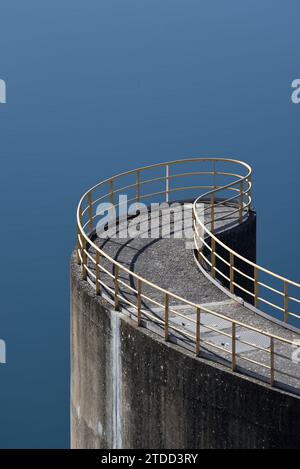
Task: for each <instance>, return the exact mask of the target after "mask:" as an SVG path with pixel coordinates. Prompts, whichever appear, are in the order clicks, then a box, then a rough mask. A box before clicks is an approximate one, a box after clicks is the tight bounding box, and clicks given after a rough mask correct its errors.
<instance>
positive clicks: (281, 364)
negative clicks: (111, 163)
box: [76, 158, 300, 389]
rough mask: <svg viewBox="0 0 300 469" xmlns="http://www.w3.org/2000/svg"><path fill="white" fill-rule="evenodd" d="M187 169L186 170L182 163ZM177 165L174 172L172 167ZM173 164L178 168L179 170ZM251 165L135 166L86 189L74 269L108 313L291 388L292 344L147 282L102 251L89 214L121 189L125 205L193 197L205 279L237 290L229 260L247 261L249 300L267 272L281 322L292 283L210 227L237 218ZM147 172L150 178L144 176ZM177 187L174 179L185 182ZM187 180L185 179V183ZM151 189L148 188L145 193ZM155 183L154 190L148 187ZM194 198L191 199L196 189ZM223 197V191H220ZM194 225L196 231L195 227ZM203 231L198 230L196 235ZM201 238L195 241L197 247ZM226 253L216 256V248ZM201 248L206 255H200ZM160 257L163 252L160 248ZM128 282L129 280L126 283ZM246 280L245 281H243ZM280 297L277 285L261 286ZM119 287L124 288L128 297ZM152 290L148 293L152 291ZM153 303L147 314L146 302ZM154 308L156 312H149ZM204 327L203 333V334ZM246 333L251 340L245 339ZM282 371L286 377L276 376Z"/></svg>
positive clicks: (243, 208)
mask: <svg viewBox="0 0 300 469" xmlns="http://www.w3.org/2000/svg"><path fill="white" fill-rule="evenodd" d="M190 166H192V170H190V169H189V167H190ZM178 168H179V172H178ZM181 168H183V169H182V170H181ZM251 173H252V171H251V168H250V167H249V166H248V165H247V164H245V163H242V162H240V161H236V160H232V159H224V158H213V159H212V158H191V159H184V160H176V161H171V162H166V163H160V164H155V165H151V166H147V167H141V168H137V169H135V170H131V171H127V172H124V173H121V174H118V175H116V176H114V177H111V178H108V179H106V180H104V181H102V182H100V183H99V184H97V185H95V186H93V187H92V188H91V189H89V190H88V191H87V192H86V193H85V194H84V195H83V196H82V198H81V200H80V202H79V205H78V209H77V249H76V252H77V261H78V264H79V265H80V266H81V269H82V278H83V280H88V281H89V282H90V283H91V284H92V285H93V286H94V288H95V291H96V294H97V295H103V296H105V297H106V298H107V299H108V300H109V301H111V302H112V303H113V305H114V308H115V310H120V309H122V310H123V309H124V310H125V309H126V310H128V311H130V314H131V316H132V317H133V318H134V319H135V320H136V322H137V325H138V326H140V327H142V326H143V325H145V321H151V322H153V323H154V324H156V325H157V327H158V330H160V331H161V333H162V334H163V337H164V339H165V340H166V341H168V340H172V337H173V336H174V335H176V336H177V337H179V338H181V339H184V342H185V343H188V344H189V347H193V349H194V353H195V354H196V355H197V356H200V355H201V356H202V355H203V356H205V357H208V358H209V359H213V360H217V361H219V360H221V361H222V363H224V364H226V365H228V366H230V367H231V369H232V370H233V371H235V372H240V373H246V374H248V373H253V372H254V373H255V376H257V377H258V378H259V379H261V380H263V381H268V382H269V383H270V384H271V385H272V386H282V383H283V384H286V380H288V382H290V381H291V380H292V383H293V386H292V387H293V388H295V389H296V388H298V385H299V383H300V381H299V379H300V376H299V377H298V376H296V374H295V372H294V370H293V369H292V371H290V367H292V366H293V365H292V358H291V355H292V350H293V348H294V341H293V340H291V339H289V338H285V337H280V336H278V335H275V334H272V333H270V332H268V331H264V330H261V329H259V328H256V327H253V326H251V325H249V324H247V323H245V322H241V321H238V320H235V319H234V318H230V317H228V316H226V315H224V314H220V313H219V312H216V311H214V310H212V309H211V308H207V307H205V306H203V305H201V304H197V303H195V302H193V301H189V300H188V299H187V298H183V297H181V296H179V295H177V294H175V293H173V292H172V291H170V290H167V289H164V288H162V287H160V286H159V285H156V284H155V283H153V282H150V281H149V280H147V278H144V277H142V276H140V275H138V274H137V273H135V272H134V271H133V270H131V269H130V268H128V267H126V265H123V264H122V263H121V262H118V261H117V260H116V259H115V258H114V257H112V256H110V255H109V254H108V253H107V252H106V251H105V249H104V248H103V247H101V246H99V245H98V244H97V243H96V240H95V230H96V225H97V219H98V217H99V215H98V213H97V205H98V204H99V203H103V202H110V203H112V204H114V205H113V206H114V207H118V206H119V204H118V203H117V200H116V197H117V196H118V195H119V194H124V193H126V194H128V196H129V199H128V202H131V201H132V202H134V201H136V202H139V201H141V200H144V201H145V202H148V203H150V202H152V201H153V199H155V200H157V199H158V200H162V201H167V202H170V201H171V198H172V196H173V195H174V194H176V195H177V194H178V193H181V194H182V195H183V197H184V199H185V200H186V199H189V200H190V199H191V198H192V200H194V201H195V202H194V204H193V225H194V234H195V245H196V249H197V251H198V255H199V258H200V259H202V261H203V263H204V264H205V265H206V267H207V265H209V266H210V269H211V274H212V276H214V277H215V276H216V274H218V275H225V276H226V279H225V280H226V281H228V284H229V288H230V291H231V292H232V293H233V292H235V291H236V289H238V288H243V287H242V285H241V284H238V283H237V280H236V275H237V273H238V274H239V275H242V276H243V275H248V274H245V273H244V272H243V270H242V269H241V268H239V269H237V267H236V265H235V263H236V259H239V260H240V261H242V262H244V263H246V264H247V266H248V265H250V267H251V268H253V269H254V276H253V277H251V275H248V277H249V279H250V281H252V282H253V285H254V291H251V289H249V290H247V294H250V296H252V295H254V299H255V304H256V305H258V302H259V301H262V296H261V294H259V287H262V286H264V287H265V286H266V284H263V283H262V282H261V281H260V279H259V278H258V273H259V272H265V273H267V274H268V275H269V276H270V277H271V278H276V279H279V280H280V281H282V282H283V285H284V289H283V298H284V307H283V312H284V317H285V320H287V319H288V316H289V315H291V314H292V313H291V312H289V310H288V302H289V301H291V300H295V299H296V298H294V297H290V296H289V294H288V288H287V287H288V286H289V285H291V284H292V285H294V286H297V287H299V284H296V283H294V282H291V281H289V280H287V279H285V278H283V277H280V276H278V275H276V274H274V273H272V272H270V271H268V270H267V269H264V268H262V267H260V266H258V265H256V264H255V263H253V262H250V261H248V260H247V259H245V258H244V257H242V256H240V255H239V254H238V253H237V252H235V251H233V250H232V249H230V248H229V247H227V246H226V245H225V244H224V243H223V242H222V241H221V240H220V239H218V237H217V236H218V235H217V231H218V225H219V224H220V223H221V224H224V221H225V223H226V220H227V219H229V220H231V221H232V218H234V221H235V223H241V222H243V221H244V220H245V219H246V218H247V215H248V214H249V212H250V210H251V187H252V185H251ZM147 176H150V177H148V178H147ZM186 179H188V181H189V182H188V183H186V182H183V183H182V184H180V185H178V181H185V180H186ZM191 180H192V181H191ZM148 187H152V191H151V189H150V191H147V188H148ZM154 188H155V189H154ZM201 191H202V195H201V196H200V197H199V193H201ZM225 194H229V196H225ZM200 202H203V204H204V205H203V206H202V207H203V208H202V210H203V211H205V213H206V212H208V213H209V218H208V221H207V220H205V218H204V222H203V220H202V219H201V216H200V215H201V214H199V209H198V207H199V203H200ZM223 207H225V208H226V209H227V208H228V207H229V208H230V211H229V212H225V214H222V213H221V212H220V210H219V211H218V209H222V208H223ZM201 230H202V231H201ZM200 231H201V233H204V234H203V235H201V233H200ZM200 242H201V246H200ZM220 247H221V248H222V252H224V251H225V252H226V253H227V254H228V260H227V259H226V256H220V253H219V250H220V249H219V248H220ZM205 249H206V250H207V252H208V253H207V252H205ZM166 255H167V253H166ZM219 262H223V263H224V264H225V266H226V267H227V268H228V269H229V276H227V275H226V274H224V270H223V271H222V270H221V269H220V268H218V263H219ZM126 278H129V279H130V282H129V281H127V280H126ZM249 279H248V280H249ZM269 288H271V289H272V290H274V291H275V292H276V293H278V294H280V295H281V292H279V290H278V291H277V289H275V288H273V287H271V286H269ZM125 292H128V293H130V296H128V295H126V293H125ZM154 293H155V294H154ZM149 304H151V305H153V307H155V308H156V312H154V311H153V309H151V308H150V307H149V306H148V305H149ZM178 306H180V307H182V306H185V307H186V308H189V310H190V312H191V314H189V315H188V316H187V315H184V314H182V310H181V309H180V308H179V307H178ZM157 310H158V311H159V314H158V313H157ZM207 317H210V318H215V320H219V321H223V322H224V321H225V322H226V324H227V325H228V327H227V328H226V330H224V331H222V336H224V337H225V340H226V341H227V342H226V343H225V344H223V343H222V344H219V343H217V342H216V341H215V340H214V338H213V335H214V334H220V330H219V329H218V328H217V327H216V326H215V325H214V324H211V323H208V322H207ZM176 318H180V319H184V321H185V323H188V324H189V328H187V327H182V326H181V325H180V321H177V322H176V321H175V320H174V319H176ZM203 331H205V332H203ZM253 337H254V338H253ZM241 344H243V345H244V346H246V347H248V349H249V347H250V349H251V352H252V355H251V356H250V355H249V354H248V355H247V354H246V353H242V352H241V353H239V351H238V348H239V346H240V345H241ZM283 376H285V377H286V380H285V379H283V378H282V377H283Z"/></svg>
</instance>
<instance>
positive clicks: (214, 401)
mask: <svg viewBox="0 0 300 469" xmlns="http://www.w3.org/2000/svg"><path fill="white" fill-rule="evenodd" d="M71 292H72V293H71V300H72V353H71V356H72V447H73V448H113V447H123V448H149V449H153V448H157V449H158V448H162V449H167V448H299V447H300V433H299V428H300V399H299V398H298V397H296V396H292V395H289V394H287V393H285V392H281V391H279V390H276V389H272V388H270V387H269V386H267V385H264V384H262V383H259V382H257V381H256V380H254V379H250V378H246V377H241V376H240V375H237V374H234V373H232V372H231V371H230V370H228V369H226V368H224V367H223V366H222V365H219V364H215V363H212V362H210V361H207V360H205V359H203V358H195V357H194V356H193V355H192V354H191V353H190V352H189V351H186V350H183V349H182V348H179V347H177V346H176V345H173V344H171V343H165V342H163V341H162V339H160V338H159V337H158V336H157V335H153V334H152V333H150V332H149V331H147V330H146V329H144V328H138V327H137V326H136V323H135V322H133V321H131V320H130V319H129V318H128V317H127V316H125V315H122V314H121V313H117V312H114V311H111V306H110V305H109V304H108V303H106V302H105V301H104V300H103V299H102V298H97V297H95V294H94V290H93V289H92V288H91V287H90V286H89V285H88V283H87V282H83V281H81V280H80V271H79V269H78V267H77V265H76V261H75V258H74V257H73V260H72V268H71Z"/></svg>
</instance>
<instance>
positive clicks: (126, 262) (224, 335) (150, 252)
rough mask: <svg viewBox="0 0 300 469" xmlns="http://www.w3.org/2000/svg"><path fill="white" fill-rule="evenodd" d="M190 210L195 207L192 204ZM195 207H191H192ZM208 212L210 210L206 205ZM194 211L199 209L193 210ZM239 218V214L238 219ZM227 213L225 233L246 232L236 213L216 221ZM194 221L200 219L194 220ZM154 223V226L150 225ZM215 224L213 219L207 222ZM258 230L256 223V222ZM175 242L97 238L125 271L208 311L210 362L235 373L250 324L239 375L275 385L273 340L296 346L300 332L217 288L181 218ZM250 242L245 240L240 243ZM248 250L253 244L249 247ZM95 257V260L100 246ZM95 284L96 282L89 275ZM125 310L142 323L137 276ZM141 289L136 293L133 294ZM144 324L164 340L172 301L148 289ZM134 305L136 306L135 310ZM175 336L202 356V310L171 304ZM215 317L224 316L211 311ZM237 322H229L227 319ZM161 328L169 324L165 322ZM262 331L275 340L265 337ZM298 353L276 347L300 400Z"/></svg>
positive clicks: (280, 368)
mask: <svg viewBox="0 0 300 469" xmlns="http://www.w3.org/2000/svg"><path fill="white" fill-rule="evenodd" d="M187 205H189V203H187ZM190 205H191V204H190ZM206 207H209V206H208V205H206ZM190 210H192V209H191V208H190ZM231 212H233V213H232V214H231ZM224 213H225V214H226V221H219V222H218V224H216V229H217V231H218V233H219V234H220V233H222V232H224V231H226V232H227V233H229V237H230V233H231V232H234V230H235V228H236V227H238V226H239V227H241V226H242V225H241V224H240V223H239V216H238V215H237V214H236V212H235V210H234V209H233V208H230V207H223V206H219V207H217V208H216V210H215V215H216V218H219V217H220V216H222V215H224ZM243 216H244V223H245V224H247V223H248V224H249V215H248V214H247V213H246V212H245V213H244V214H243ZM155 218H157V224H156V225H157V226H159V227H160V232H161V231H162V218H163V217H162V211H159V212H157V213H156V214H155V215H154V216H152V222H153V221H154V222H155ZM187 218H188V219H189V218H190V219H192V217H187ZM139 221H140V224H141V226H143V224H144V225H147V224H148V226H150V215H148V217H145V216H144V217H140V218H139ZM145 221H146V223H144V222H145ZM206 222H207V223H210V216H209V215H208V216H207V218H206ZM250 223H254V221H251V220H250ZM170 226H171V229H170V237H169V238H166V237H162V236H160V237H159V238H157V239H151V238H150V236H151V233H150V231H149V230H143V229H140V234H139V236H137V237H135V238H130V237H128V236H127V233H126V231H125V230H124V229H123V230H122V228H121V229H117V233H116V236H114V237H113V238H107V239H103V238H102V237H101V238H99V237H98V236H97V235H96V236H95V234H94V237H93V242H94V243H95V245H96V246H98V247H99V248H100V249H101V251H103V252H104V253H106V254H107V255H108V256H109V257H110V258H112V259H114V260H115V261H116V262H118V263H120V264H122V265H123V266H124V267H126V268H127V269H129V271H130V272H132V273H135V274H137V275H138V276H140V277H142V278H144V279H147V281H148V282H150V283H152V284H153V285H159V287H161V288H162V289H163V290H167V291H169V292H170V293H172V294H173V295H176V296H178V297H182V298H187V299H188V300H189V301H190V302H192V303H195V304H197V305H199V307H200V308H201V309H202V310H203V313H202V317H201V325H200V350H201V353H202V355H204V356H207V357H208V358H211V359H213V360H215V361H218V362H220V363H222V364H224V365H225V366H226V365H227V366H229V367H230V366H231V360H230V359H228V355H231V354H232V340H231V334H232V324H231V321H230V319H234V320H235V321H238V322H240V323H242V324H246V325H248V326H250V327H253V328H254V329H255V330H251V329H248V328H245V327H243V326H237V328H236V346H235V353H236V371H237V370H239V371H240V372H242V373H244V374H248V375H250V376H253V377H256V378H259V379H261V380H264V381H266V382H269V381H270V348H271V339H270V335H271V336H274V337H276V336H278V337H279V338H284V339H287V340H289V341H292V342H296V341H299V344H300V333H297V332H296V331H292V330H289V329H288V328H286V327H285V325H284V324H283V323H281V324H280V323H276V322H274V321H273V319H272V318H271V317H269V318H267V317H263V316H261V315H260V314H259V313H257V312H255V311H253V310H252V309H250V308H249V307H247V306H245V302H244V301H243V300H242V298H239V297H238V296H235V298H230V297H229V296H228V292H226V289H224V287H223V286H222V284H221V283H220V282H219V281H218V280H216V281H215V282H212V279H211V278H210V276H209V275H207V273H205V271H204V270H203V268H201V267H200V266H199V263H198V262H197V261H196V259H195V253H194V250H193V249H191V246H190V244H189V240H187V239H186V238H184V233H183V231H181V230H180V229H178V228H177V229H176V228H174V216H173V217H171V225H170ZM186 228H189V226H185V229H186ZM240 242H242V238H240ZM244 242H245V243H246V244H247V243H248V239H247V238H245V241H244ZM89 253H90V254H91V255H92V256H93V258H95V255H96V252H95V249H93V247H91V248H90V250H89ZM101 266H102V268H103V271H102V272H101V276H100V278H101V283H102V285H103V287H102V295H104V296H105V297H106V298H107V299H109V300H110V301H111V302H113V301H114V294H115V269H114V265H113V264H112V263H111V262H110V261H108V260H107V259H106V258H105V257H103V258H102V259H101ZM88 268H89V269H90V272H91V273H93V274H94V275H95V270H96V267H95V264H94V263H93V262H92V261H91V260H90V259H88ZM89 279H90V281H91V283H93V275H90V276H89ZM118 285H119V286H118V288H119V297H120V305H121V306H122V311H124V312H125V313H126V314H128V315H129V317H131V318H133V319H135V320H137V311H136V305H137V295H136V291H137V280H136V278H135V277H133V275H132V274H131V273H129V272H125V271H123V272H122V273H121V274H120V275H119V281H118ZM132 289H133V290H132ZM141 294H142V295H143V299H142V301H141V311H140V314H141V325H142V326H143V327H145V328H147V329H148V330H149V331H152V332H155V333H156V334H158V335H160V336H162V337H164V327H163V322H164V317H165V307H164V301H165V299H164V294H163V293H162V292H161V291H160V290H158V289H157V288H152V287H151V285H150V284H145V285H144V286H143V290H142V292H141ZM131 305H132V306H131ZM169 309H170V311H169V329H170V333H169V336H168V340H170V341H171V342H173V343H175V344H178V345H180V346H181V347H184V348H186V349H188V350H190V351H192V352H193V351H195V339H194V337H193V332H194V329H195V323H196V311H195V308H194V307H193V306H191V305H188V304H185V303H183V302H182V301H180V299H176V298H174V297H173V298H172V296H171V297H170V301H169ZM208 310H211V311H212V312H214V313H218V314H219V315H220V316H222V317H218V316H216V315H215V314H210V313H209V312H207V311H208ZM226 318H228V319H229V321H227V320H226ZM160 321H161V323H160ZM173 327H174V328H176V330H174V329H173ZM258 331H262V332H264V333H266V334H267V335H265V334H263V333H260V332H258ZM294 350H295V347H293V346H291V345H290V344H287V343H283V342H281V341H280V340H276V339H274V340H273V352H274V363H273V366H274V370H276V371H274V376H273V379H274V382H275V381H276V384H277V386H278V387H281V388H283V389H286V390H289V391H291V392H294V393H299V394H300V366H299V365H298V364H296V363H293V361H292V360H291V356H292V353H293V352H294Z"/></svg>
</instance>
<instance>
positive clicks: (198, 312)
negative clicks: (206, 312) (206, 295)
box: [196, 308, 201, 357]
mask: <svg viewBox="0 0 300 469" xmlns="http://www.w3.org/2000/svg"><path fill="white" fill-rule="evenodd" d="M200 315H201V309H200V308H197V318H196V356H197V357H198V356H199V354H200V319H201V318H200Z"/></svg>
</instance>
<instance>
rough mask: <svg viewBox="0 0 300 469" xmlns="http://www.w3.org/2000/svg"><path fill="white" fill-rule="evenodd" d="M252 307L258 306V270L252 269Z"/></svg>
mask: <svg viewBox="0 0 300 469" xmlns="http://www.w3.org/2000/svg"><path fill="white" fill-rule="evenodd" d="M254 306H255V308H257V306H258V270H257V267H254Z"/></svg>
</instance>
